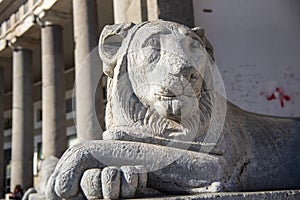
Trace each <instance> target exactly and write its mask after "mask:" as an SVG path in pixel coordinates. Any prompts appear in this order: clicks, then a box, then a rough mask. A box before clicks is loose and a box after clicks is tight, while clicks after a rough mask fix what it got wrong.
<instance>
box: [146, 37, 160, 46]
mask: <svg viewBox="0 0 300 200" xmlns="http://www.w3.org/2000/svg"><path fill="white" fill-rule="evenodd" d="M145 47H154V48H159V47H160V43H159V40H158V39H157V38H151V39H149V40H148V41H147V42H146V44H145Z"/></svg>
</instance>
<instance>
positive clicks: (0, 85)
mask: <svg viewBox="0 0 300 200" xmlns="http://www.w3.org/2000/svg"><path fill="white" fill-rule="evenodd" d="M3 91H4V81H3V68H2V67H0V167H1V169H0V199H1V198H2V197H3V196H4V181H5V178H4V167H5V166H4V149H3V142H4V140H3V139H4V138H3V134H4V130H3V125H4V120H3V112H4V110H3V107H4V101H3V98H4V97H3V95H4V92H3Z"/></svg>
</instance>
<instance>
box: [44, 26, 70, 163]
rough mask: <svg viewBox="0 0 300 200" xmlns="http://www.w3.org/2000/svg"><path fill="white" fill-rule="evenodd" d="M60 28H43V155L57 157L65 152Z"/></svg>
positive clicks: (62, 63) (63, 86)
mask: <svg viewBox="0 0 300 200" xmlns="http://www.w3.org/2000/svg"><path fill="white" fill-rule="evenodd" d="M62 37H63V36H62V27H61V26H59V25H55V24H51V23H48V22H45V23H44V25H43V26H42V83H43V96H42V103H43V128H42V130H43V134H42V136H43V155H44V159H47V158H49V157H50V156H55V157H60V156H61V155H62V154H63V152H64V151H65V149H66V127H65V122H66V114H65V112H66V108H65V106H66V105H65V81H64V79H65V76H64V58H63V39H62Z"/></svg>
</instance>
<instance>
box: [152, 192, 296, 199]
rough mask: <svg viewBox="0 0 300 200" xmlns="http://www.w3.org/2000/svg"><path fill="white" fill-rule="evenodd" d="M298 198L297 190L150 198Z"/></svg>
mask: <svg viewBox="0 0 300 200" xmlns="http://www.w3.org/2000/svg"><path fill="white" fill-rule="evenodd" d="M299 198H300V191H299V190H283V191H266V192H227V193H225V192H222V193H206V194H197V195H189V196H169V197H161V198H151V200H186V199H189V200H202V199H205V200H215V199H219V200H241V199H243V200H257V199H264V200H298V199H299Z"/></svg>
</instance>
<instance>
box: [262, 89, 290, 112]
mask: <svg viewBox="0 0 300 200" xmlns="http://www.w3.org/2000/svg"><path fill="white" fill-rule="evenodd" d="M274 99H278V100H279V102H280V106H281V107H282V108H283V107H284V101H290V100H291V97H290V96H288V95H286V94H285V93H284V91H283V89H282V88H279V87H277V88H276V89H275V92H273V93H272V94H270V95H268V96H267V100H268V101H271V100H274Z"/></svg>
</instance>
